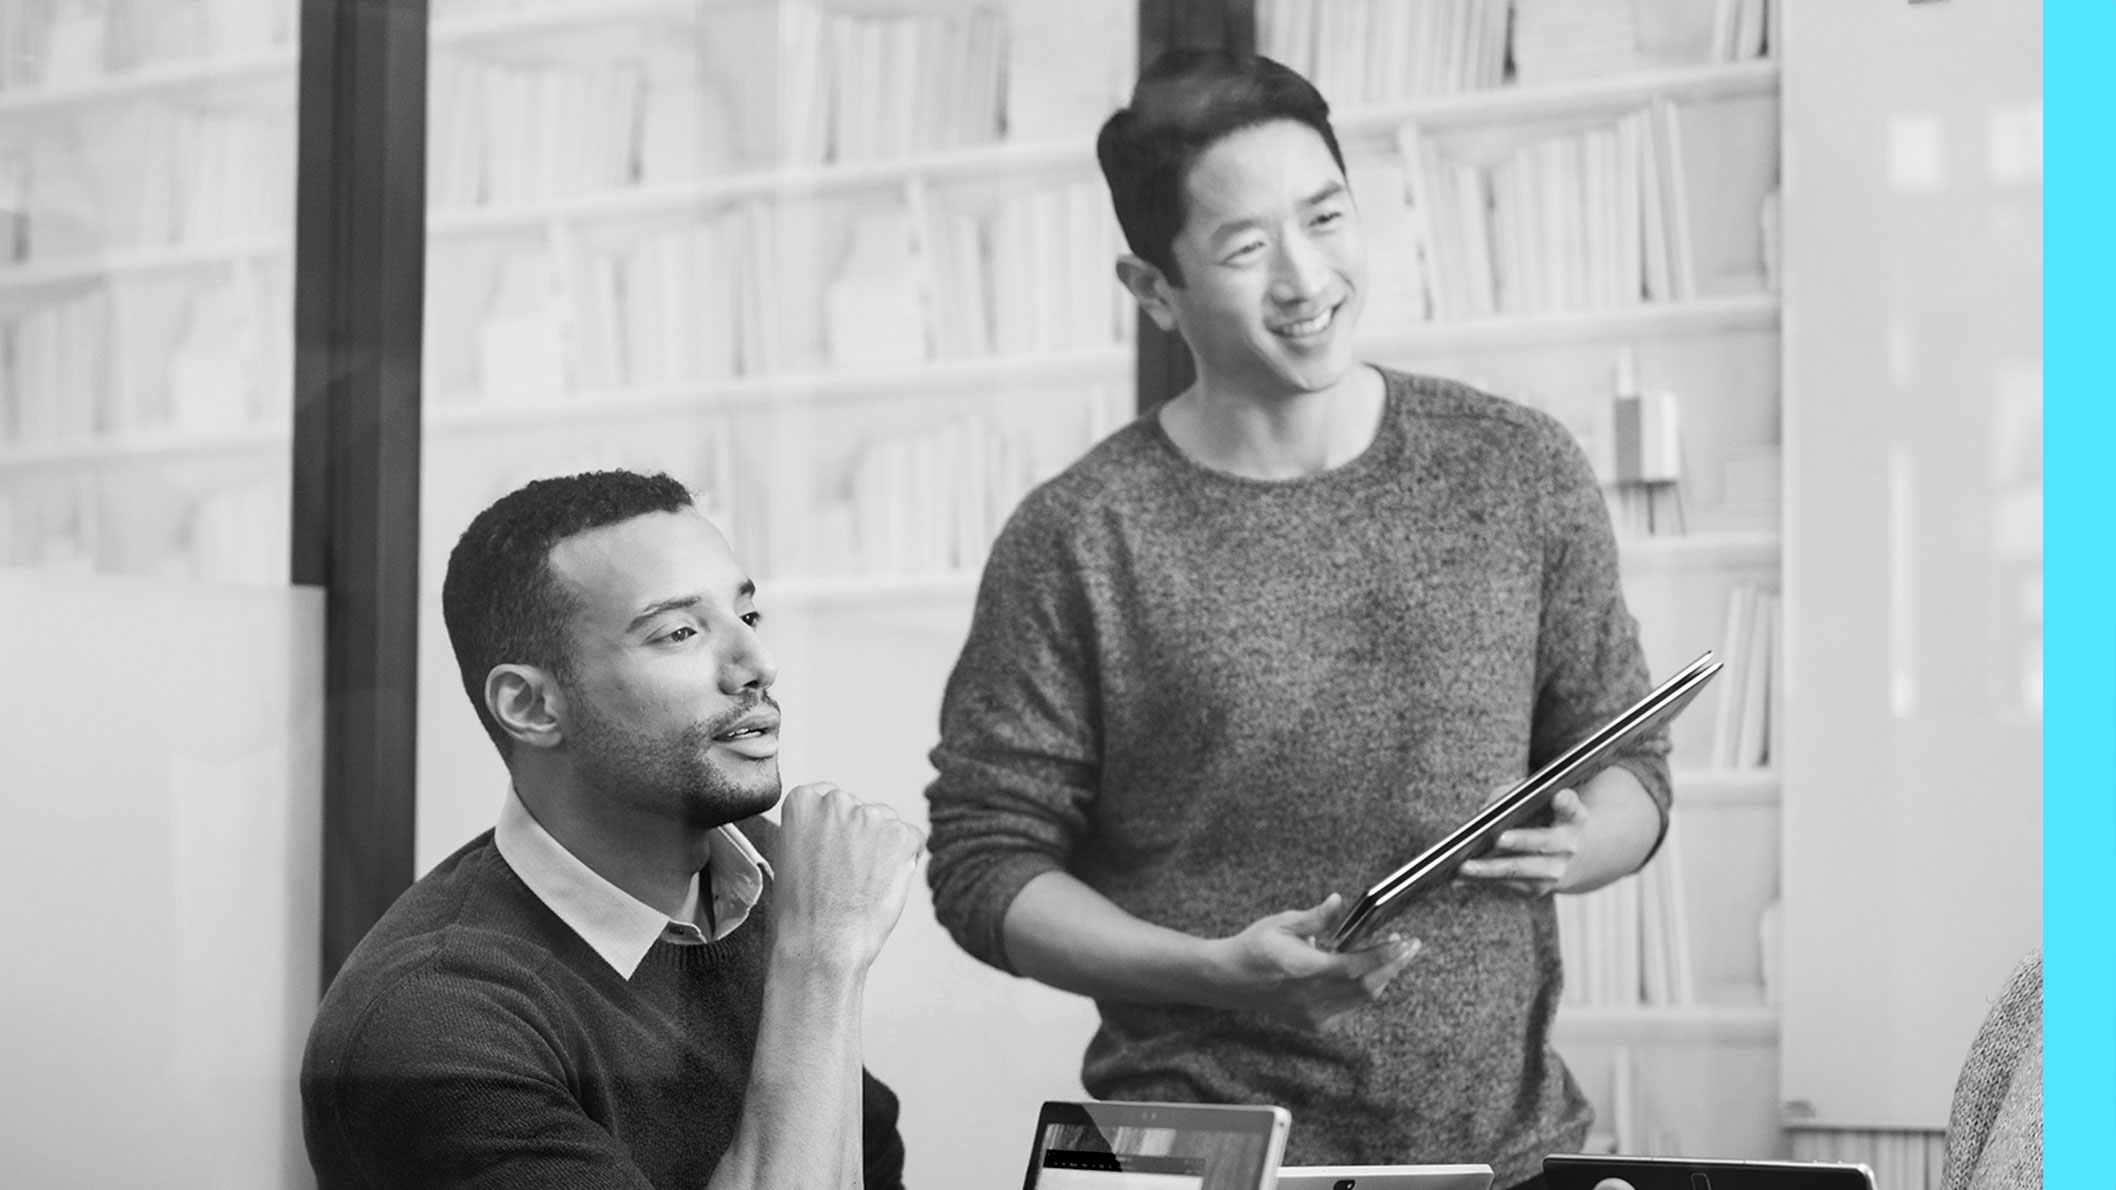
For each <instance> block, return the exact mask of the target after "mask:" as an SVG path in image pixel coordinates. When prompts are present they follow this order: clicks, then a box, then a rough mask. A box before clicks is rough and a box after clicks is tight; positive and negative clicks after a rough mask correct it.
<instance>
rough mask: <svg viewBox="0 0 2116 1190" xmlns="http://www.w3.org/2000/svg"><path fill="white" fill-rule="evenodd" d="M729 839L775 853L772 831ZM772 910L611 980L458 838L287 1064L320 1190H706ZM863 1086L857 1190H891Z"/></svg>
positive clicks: (333, 990) (887, 1135)
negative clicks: (296, 1083)
mask: <svg viewBox="0 0 2116 1190" xmlns="http://www.w3.org/2000/svg"><path fill="white" fill-rule="evenodd" d="M740 829H741V830H742V832H743V833H744V834H745V835H747V836H748V837H749V838H750V840H751V841H752V842H754V843H755V844H756V845H757V847H758V850H760V851H761V852H763V854H764V856H765V858H766V859H767V860H770V859H771V858H772V857H773V856H774V855H775V854H776V851H775V847H776V843H777V831H776V828H775V827H773V826H772V824H771V823H769V822H767V821H764V820H763V819H751V820H749V821H747V822H744V823H741V824H740ZM771 896H772V894H771V890H770V886H769V885H768V884H767V886H766V890H765V894H764V899H763V900H762V901H760V902H759V904H758V906H757V909H756V910H755V913H756V915H757V916H756V917H754V918H753V919H752V920H751V921H750V922H748V923H746V924H745V925H744V926H743V927H742V928H740V929H738V930H736V931H735V932H733V933H732V934H729V935H728V936H727V937H726V938H723V939H720V940H719V941H717V942H713V943H710V944H707V945H699V946H685V945H679V944H676V943H671V942H668V941H665V940H664V941H660V942H656V943H655V944H654V946H653V949H652V950H650V951H649V952H648V953H647V956H646V958H645V959H644V960H643V961H642V962H641V963H640V965H639V968H638V970H637V971H635V972H634V973H633V976H632V978H631V979H630V980H626V979H624V978H622V977H621V976H619V975H618V973H617V972H616V971H615V970H614V969H612V968H611V967H610V965H609V964H608V963H607V962H605V961H604V960H603V959H602V957H601V956H599V955H597V954H596V953H595V951H594V950H593V949H591V948H590V947H589V946H588V944H587V943H586V942H585V941H583V940H582V939H581V937H580V936H579V935H578V934H576V933H574V932H573V930H572V929H571V928H570V927H568V926H567V925H566V924H565V923H564V922H563V921H561V920H560V919H559V918H558V916H557V915H556V914H554V913H553V912H552V911H551V910H550V909H549V908H548V907H546V906H545V905H544V903H543V902H542V901H541V900H539V899H538V898H537V896H536V894H535V893H533V892H532V891H530V889H529V887H528V886H527V885H525V884H524V883H522V880H521V878H520V877H519V876H517V875H516V874H515V872H514V870H513V869H512V868H510V867H509V866H508V865H507V861H506V860H505V859H504V858H503V857H502V856H501V855H500V853H499V850H498V848H496V847H495V846H494V845H493V842H492V833H491V832H490V831H488V832H486V833H485V834H483V835H481V836H479V837H478V838H477V839H474V840H472V841H471V842H470V843H468V844H466V845H465V846H464V847H463V848H462V849H461V850H459V851H457V852H456V853H455V854H454V855H452V856H450V857H449V858H448V859H446V860H444V861H442V862H441V864H440V865H439V866H437V867H436V868H435V869H434V870H433V871H432V872H431V873H429V874H428V875H427V876H426V877H424V878H423V879H421V880H420V881H419V882H418V883H416V884H414V885H413V886H412V887H411V888H410V889H408V890H406V892H405V893H404V894H403V895H402V896H401V897H399V898H398V899H397V901H396V903H395V904H394V905H392V906H391V907H390V910H389V912H388V913H386V914H384V915H383V918H382V920H381V921H380V922H379V923H377V924H376V926H375V927H374V929H373V930H371V931H370V932H369V933H368V935H367V937H366V938H365V939H363V940H362V941H361V943H360V945H359V946H358V947H356V948H355V949H354V951H353V953H352V955H351V957H349V958H348V959H347V961H346V964H345V967H344V968H343V969H342V970H341V971H340V972H339V973H338V976H337V978H336V979H334V980H333V981H332V983H331V987H330V990H329V992H328V993H326V994H325V996H324V999H323V1004H322V1006H321V1008H320V1009H319V1010H318V1012H317V1017H316V1022H315V1024H314V1026H313V1027H312V1029H311V1030H310V1033H309V1041H308V1049H307V1052H306V1054H305V1055H304V1058H303V1062H302V1070H301V1097H302V1130H303V1134H304V1137H305V1139H306V1141H307V1144H308V1152H309V1160H310V1163H311V1164H312V1165H313V1166H314V1167H315V1170H316V1176H317V1181H318V1184H319V1185H320V1186H321V1187H323V1190H335V1188H337V1187H393V1188H394V1187H420V1186H495V1187H498V1186H506V1187H596V1188H599V1187H613V1188H614V1187H628V1188H636V1187H648V1186H653V1187H663V1188H668V1187H702V1186H704V1185H705V1183H706V1180H707V1179H708V1178H709V1177H711V1175H712V1172H713V1169H714V1167H715V1166H716V1165H718V1163H719V1161H720V1157H721V1154H722V1153H724V1152H725V1151H726V1149H727V1146H728V1145H729V1143H730V1142H731V1141H732V1139H733V1137H734V1132H735V1125H736V1122H737V1121H738V1119H739V1118H740V1116H741V1112H742V1100H743V1095H744V1093H745V1090H746V1088H747V1087H748V1083H749V1071H750V1061H751V1055H752V1053H753V1051H754V1050H755V1047H756V1040H757V1028H758V1021H759V1016H760V1014H761V1011H762V1006H763V994H764V973H765V961H766V958H767V956H768V955H769V952H770V933H769V928H768V924H767V923H768V920H769V910H770V905H771ZM863 1076H864V1078H865V1096H864V1098H865V1143H866V1167H867V1168H866V1185H867V1186H868V1187H869V1190H884V1188H890V1187H899V1186H901V1184H902V1174H903V1155H904V1152H903V1143H902V1141H901V1139H900V1138H899V1137H898V1135H897V1130H896V1118H897V1101H896V1097H895V1096H894V1095H893V1094H892V1093H891V1092H890V1091H889V1089H888V1088H887V1087H886V1086H883V1085H882V1084H881V1083H880V1082H879V1081H877V1080H876V1079H874V1077H873V1076H872V1075H864V1072H863ZM829 1140H830V1138H828V1137H825V1136H821V1135H819V1136H818V1142H819V1143H829Z"/></svg>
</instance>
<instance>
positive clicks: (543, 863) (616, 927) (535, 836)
mask: <svg viewBox="0 0 2116 1190" xmlns="http://www.w3.org/2000/svg"><path fill="white" fill-rule="evenodd" d="M492 841H493V844H494V845H495V846H497V847H498V848H499V849H500V856H501V858H503V859H505V860H506V861H507V865H508V866H509V867H511V868H513V869H514V871H515V874H516V875H519V876H520V877H521V878H522V883H523V884H526V885H528V886H529V891H530V892H533V893H535V894H536V895H537V899H539V900H541V901H542V902H543V903H544V904H546V905H548V906H550V908H551V911H552V912H553V913H556V914H558V917H559V920H560V921H563V922H565V923H566V924H567V925H568V926H571V927H572V928H573V932H574V933H576V934H579V935H580V936H581V939H582V940H583V941H585V942H586V943H587V944H588V945H589V946H591V947H593V948H594V950H595V953H596V954H599V955H601V956H602V958H603V961H604V962H606V963H608V964H610V966H611V967H612V968H614V969H615V970H616V971H617V974H618V975H619V976H620V977H622V978H624V979H630V978H632V973H633V972H634V971H637V970H638V969H639V964H640V961H641V960H643V959H645V958H646V957H647V951H649V950H651V949H653V947H654V944H655V943H656V942H660V941H663V940H667V941H669V942H674V943H677V944H678V945H682V946H703V945H705V943H706V942H707V941H709V940H710V941H715V942H717V941H719V940H720V939H722V938H725V937H727V936H728V935H729V934H732V933H734V932H735V930H736V929H737V928H738V927H740V926H741V925H742V923H743V922H745V921H747V920H749V911H750V910H752V909H754V908H756V907H757V901H758V899H759V898H761V897H762V896H763V895H764V878H765V877H766V876H770V875H771V874H772V871H771V864H769V863H767V862H766V861H765V859H764V857H763V856H762V855H759V854H758V853H757V849H756V848H755V847H754V846H752V845H751V844H750V841H749V840H748V839H747V838H745V837H744V836H743V834H742V832H741V831H738V830H736V829H735V828H734V827H732V826H722V827H718V828H716V829H715V830H714V831H713V833H712V834H711V835H710V836H708V837H707V839H706V846H707V849H708V853H709V856H710V858H709V859H708V861H707V863H706V869H705V870H706V873H707V875H708V876H709V887H710V891H711V893H712V897H713V906H712V908H713V912H712V917H711V919H710V921H711V923H712V926H713V933H712V937H711V939H708V938H707V937H706V933H705V931H704V930H701V929H699V928H698V916H699V909H700V908H701V906H700V904H699V887H698V886H699V880H698V876H697V874H696V873H693V874H692V876H691V886H690V889H689V891H688V892H686V893H685V894H684V899H683V911H682V914H681V915H680V916H678V917H670V916H668V915H667V914H664V913H662V912H661V911H660V910H658V909H656V908H654V907H653V906H651V905H649V904H647V903H646V902H645V901H642V900H640V899H639V898H637V897H635V896H633V895H632V894H631V893H628V892H626V891H625V890H623V889H621V888H619V887H617V886H616V885H614V884H612V883H610V882H609V881H608V880H605V879H604V878H603V877H602V876H601V874H599V873H597V872H596V871H595V869H593V868H590V867H589V866H588V865H586V864H584V863H582V862H581V861H580V859H579V858H578V857H576V856H575V855H574V854H573V853H572V852H570V851H568V850H566V846H565V844H563V843H560V842H559V841H558V840H557V839H555V838H553V837H552V836H551V832H549V831H547V830H545V829H544V826H543V824H542V823H540V822H538V821H537V820H536V816H535V815H533V814H531V813H530V812H529V807H527V806H525V805H523V804H522V797H521V795H520V794H519V793H516V792H515V790H514V788H513V787H512V786H509V787H508V789H507V801H506V803H505V804H504V805H502V806H501V807H500V821H499V824H498V825H497V826H496V827H494V828H493V833H492Z"/></svg>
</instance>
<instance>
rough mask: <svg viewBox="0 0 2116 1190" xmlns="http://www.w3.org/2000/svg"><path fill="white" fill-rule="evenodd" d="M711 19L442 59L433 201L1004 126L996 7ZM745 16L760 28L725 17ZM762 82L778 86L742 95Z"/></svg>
mask: <svg viewBox="0 0 2116 1190" xmlns="http://www.w3.org/2000/svg"><path fill="white" fill-rule="evenodd" d="M713 19H714V20H715V21H718V22H719V24H711V23H709V24H708V25H707V27H705V28H703V29H701V30H700V32H699V34H698V35H697V36H698V42H697V44H695V45H687V44H684V43H682V42H681V41H678V42H674V43H664V44H660V45H655V46H643V47H639V48H635V49H631V50H626V51H622V52H616V53H604V54H601V55H596V56H590V55H587V54H581V55H578V56H571V57H560V58H553V59H543V60H537V59H531V60H519V59H504V60H503V59H498V58H481V57H470V56H465V55H441V56H439V57H437V58H436V59H435V62H434V64H433V68H432V81H431V83H430V84H429V88H428V92H429V97H430V98H429V102H430V104H431V110H432V117H431V128H432V134H431V143H432V147H433V152H432V154H431V159H432V161H433V163H434V167H433V171H432V175H431V177H430V178H429V181H428V193H429V196H430V200H431V201H432V203H433V204H434V205H435V206H437V207H441V208H461V207H480V206H491V205H506V204H511V203H529V202H536V201H540V200H544V199H550V198H557V197H563V196H567V195H578V194H592V193H601V192H608V191H620V190H625V189H629V188H634V187H642V186H655V185H661V184H673V183H681V182H685V181H692V180H696V179H699V178H705V177H713V176H720V175H724V174H726V173H729V172H732V171H736V170H739V169H741V168H744V165H745V163H747V164H749V165H753V166H756V167H768V166H771V165H823V164H830V163H837V162H858V161H872V160H880V159H888V158H894V157H901V156H904V155H907V154H911V153H918V152H925V151H930V150H936V149H945V148H951V147H956V146H963V145H975V144H984V143H988V142H991V141H995V140H998V139H999V138H1000V137H1001V135H1002V134H1003V132H1004V130H1005V108H1006V98H1007V69H1006V67H1007V36H1006V25H1007V22H1006V19H1005V14H1004V12H1002V11H1000V10H996V9H991V8H982V7H980V8H971V9H967V10H963V11H960V12H927V13H894V14H880V13H860V12H837V11H831V10H828V9H826V8H823V7H822V6H820V5H817V4H813V3H790V4H787V5H785V6H784V7H783V9H781V10H774V9H771V8H763V9H758V10H755V11H754V12H750V13H735V14H733V15H723V14H718V13H716V14H714V17H713ZM744 20H747V21H748V23H749V24H750V25H754V26H755V27H753V28H749V27H733V26H730V27H727V28H722V27H721V26H722V25H725V24H726V23H727V22H729V21H744ZM722 36H725V37H729V38H742V37H748V38H750V39H752V40H753V41H754V42H755V45H754V46H753V54H752V58H754V57H755V56H756V55H762V56H764V58H765V59H766V60H767V61H768V62H776V63H777V69H776V70H775V71H774V70H772V69H770V68H768V67H767V68H763V69H760V68H759V65H758V63H757V62H755V61H749V62H741V63H729V62H725V61H722V59H725V58H727V57H729V56H730V55H731V54H733V51H732V50H730V49H728V48H727V47H725V46H722V45H719V44H717V42H716V39H717V38H720V37H722ZM774 76H776V77H774ZM760 86H761V87H766V88H769V92H770V93H769V94H767V95H765V96H762V97H759V96H757V95H754V94H751V93H749V92H750V91H751V89H753V88H755V87H760ZM738 97H739V98H740V99H741V101H742V102H741V105H740V106H739V107H738V105H737V103H736V102H735V100H736V99H737V98H738ZM774 113H775V115H774ZM760 121H761V122H762V123H763V124H764V125H765V126H766V129H765V130H764V131H761V132H760V129H759V128H758V127H757V125H758V124H759V122H760ZM774 141H776V143H774Z"/></svg>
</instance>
